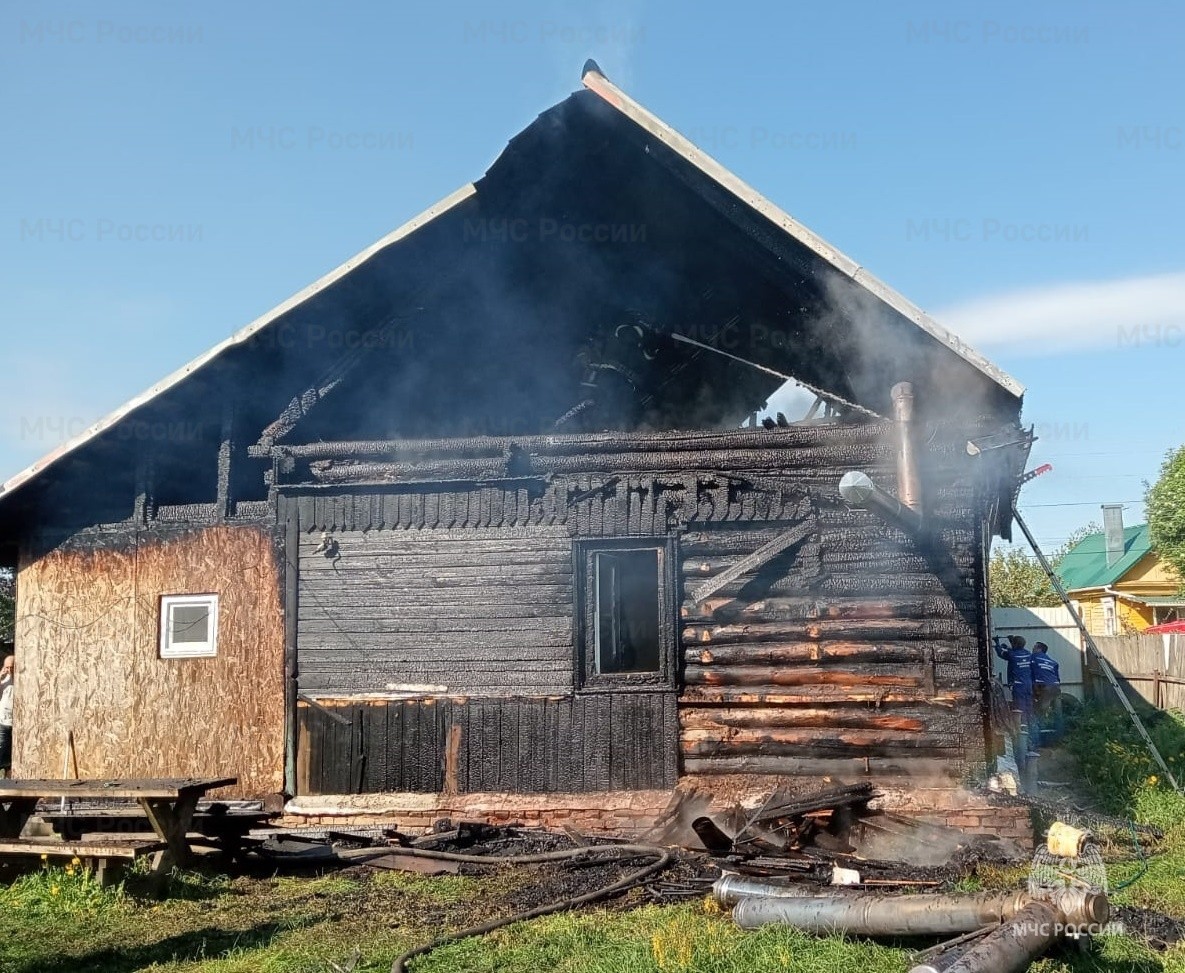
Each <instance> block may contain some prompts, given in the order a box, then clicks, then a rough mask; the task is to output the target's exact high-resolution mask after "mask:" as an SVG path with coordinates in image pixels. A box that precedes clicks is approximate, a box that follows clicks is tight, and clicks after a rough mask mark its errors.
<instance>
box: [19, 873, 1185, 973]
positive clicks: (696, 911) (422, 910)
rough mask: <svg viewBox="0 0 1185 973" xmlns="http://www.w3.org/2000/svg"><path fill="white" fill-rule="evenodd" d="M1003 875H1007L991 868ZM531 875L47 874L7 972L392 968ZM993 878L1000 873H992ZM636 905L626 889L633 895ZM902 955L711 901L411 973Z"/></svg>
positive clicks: (516, 939) (819, 971)
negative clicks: (752, 926)
mask: <svg viewBox="0 0 1185 973" xmlns="http://www.w3.org/2000/svg"><path fill="white" fill-rule="evenodd" d="M1001 874H1002V873H1001ZM531 875H532V873H531V872H529V871H519V872H506V873H503V874H499V875H493V876H491V877H487V878H462V877H452V876H450V877H443V878H424V877H419V876H409V875H401V874H398V873H378V874H375V875H374V876H372V877H346V876H341V875H336V876H335V875H330V876H326V877H322V878H291V877H290V878H272V879H260V878H236V879H233V880H232V879H226V878H223V877H218V876H213V877H211V876H203V875H199V874H196V873H186V874H184V875H179V876H177V877H176V879H175V882H174V888H173V891H174V892H175V893H176V892H180V893H181V895H180V896H179V897H170V898H168V899H166V900H163V901H159V902H152V901H147V900H142V899H138V898H137V897H136V896H135V895H133V894H131V893H130V892H128V891H126V890H125V889H123V888H118V887H117V888H114V889H100V888H98V887H97V886H96V885H95V884H94V883H93V882H91V881H90V879H89V878H87V877H86V876H85V875H84V874H82V873H80V872H78V871H75V872H74V873H73V874H67V872H66V871H65V870H64V869H61V868H46V869H44V870H43V871H41V872H40V873H38V874H36V875H30V876H27V877H25V878H22V879H20V880H18V881H16V882H15V883H14V884H13V885H12V886H11V887H8V888H5V889H2V890H0V915H3V917H4V935H3V937H0V970H2V971H4V973H67V971H69V973H90V971H95V973H98V971H104V973H130V971H132V970H152V971H157V973H166V971H168V973H182V971H184V973H197V971H201V973H330V971H331V970H332V966H331V965H330V963H337V964H344V963H345V962H346V961H347V959H348V958H349V957H350V956H351V955H352V954H353V952H354V950H355V948H357V949H358V950H359V951H360V954H361V959H360V962H359V964H358V967H357V969H358V971H359V973H375V971H385V970H387V969H389V968H390V964H391V961H392V960H393V959H394V958H395V956H396V955H398V954H399V953H400V952H402V951H403V950H404V949H406V948H407V947H409V946H412V945H417V944H419V943H421V942H425V941H427V940H429V939H432V938H433V937H435V936H436V935H438V934H439V933H440V932H441V930H442V929H445V928H452V929H455V928H459V927H460V926H462V925H467V924H469V923H470V922H473V921H475V920H477V919H483V918H487V917H489V916H492V915H500V914H503V913H505V912H507V911H509V908H508V906H507V904H506V901H507V900H506V898H505V897H506V895H507V894H508V893H510V892H512V891H513V890H514V889H515V888H516V887H517V886H519V885H520V884H523V883H524V882H528V881H530V880H531ZM997 877H998V876H997ZM635 895H637V893H635ZM909 966H910V961H909V952H908V950H907V949H905V948H904V947H901V946H890V945H877V944H873V943H870V942H863V941H852V940H846V939H842V938H839V937H832V938H827V939H816V938H814V937H811V936H807V935H803V934H801V933H797V932H795V931H793V930H789V929H779V928H773V927H769V928H765V929H762V930H759V931H756V932H743V931H741V930H739V929H737V928H736V927H735V926H734V925H733V924H732V922H731V920H730V919H729V918H728V916H727V914H725V913H722V912H721V910H720V909H719V908H717V907H716V906H715V905H714V904H713V903H711V902H710V901H707V900H701V901H698V902H694V903H689V904H684V905H679V906H666V907H656V906H642V907H640V908H636V909H632V910H622V909H597V910H586V911H582V912H578V913H569V914H563V915H555V916H548V917H545V918H542V919H537V920H534V921H531V922H526V923H518V924H516V925H514V926H510V927H508V928H506V929H503V930H500V931H498V932H495V933H493V934H492V935H490V936H486V937H483V938H482V939H478V940H467V941H463V942H459V943H454V944H451V945H449V946H446V947H444V948H442V949H440V950H438V951H437V952H435V953H433V954H431V955H430V956H428V957H425V958H423V959H421V960H419V961H417V962H416V963H414V964H413V970H414V971H415V973H462V971H464V973H494V971H497V973H541V971H548V970H556V971H560V973H670V971H679V973H683V971H686V973H742V971H743V973H753V971H763V970H798V971H810V973H831V971H835V973H840V971H843V973H851V971H856V970H861V971H869V973H903V971H905V970H907V969H908V968H909ZM1037 969H1038V970H1040V971H1042V973H1070V971H1073V973H1119V971H1120V970H1123V971H1148V973H1155V971H1161V970H1166V971H1171V973H1185V950H1183V951H1178V952H1174V953H1170V954H1167V955H1164V956H1156V955H1155V954H1153V953H1152V952H1150V951H1149V950H1147V949H1145V948H1143V947H1141V946H1139V945H1138V944H1136V943H1134V942H1132V941H1131V940H1127V939H1124V938H1113V939H1108V940H1107V941H1105V942H1103V943H1102V944H1101V948H1096V950H1095V951H1094V952H1093V953H1092V954H1090V955H1086V956H1077V955H1074V954H1072V953H1068V954H1065V955H1062V956H1058V957H1055V958H1053V959H1049V960H1045V961H1043V962H1042V964H1041V965H1040V966H1038V967H1037Z"/></svg>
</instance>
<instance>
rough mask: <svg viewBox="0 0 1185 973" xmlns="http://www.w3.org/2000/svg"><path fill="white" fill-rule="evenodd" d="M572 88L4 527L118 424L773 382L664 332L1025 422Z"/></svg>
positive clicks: (587, 416) (717, 182) (236, 338)
mask: <svg viewBox="0 0 1185 973" xmlns="http://www.w3.org/2000/svg"><path fill="white" fill-rule="evenodd" d="M583 82H584V90H582V91H578V92H577V93H575V94H574V95H572V96H570V97H569V98H568V99H566V100H565V101H563V102H561V103H560V104H559V105H557V106H555V107H554V108H552V109H550V110H549V111H547V112H545V113H543V114H542V115H541V116H540V117H539V118H538V119H536V120H535V122H533V123H532V124H531V125H530V126H529V127H528V128H527V129H525V130H524V131H523V132H522V133H520V134H519V135H518V136H516V137H515V138H514V139H512V140H511V142H510V143H509V145H508V146H507V147H506V149H505V150H504V152H503V153H502V154H501V155H500V156H499V158H498V159H497V160H496V161H495V162H494V164H493V165H492V166H491V167H490V169H489V170H488V172H487V173H486V174H485V176H484V177H483V178H482V179H481V180H479V181H478V182H477V183H476V184H474V185H468V186H465V187H462V188H461V189H460V190H458V191H457V192H455V193H453V194H452V195H451V196H449V197H447V198H446V199H444V200H442V201H441V202H440V203H438V204H436V205H435V206H433V207H431V208H429V209H428V210H426V211H425V212H424V213H423V214H421V215H420V216H418V217H416V218H415V219H413V220H412V221H410V222H409V223H407V224H406V225H404V226H403V227H401V228H399V229H398V230H396V231H394V232H393V233H391V234H389V235H388V236H386V237H384V238H383V239H382V240H380V241H378V242H377V243H376V244H374V245H373V246H371V247H369V248H367V249H366V250H364V251H362V252H361V253H359V254H358V255H356V256H355V257H353V258H351V259H350V260H348V261H347V262H346V263H345V264H343V265H342V266H341V267H338V268H337V269H336V270H334V271H332V272H331V273H329V274H327V275H326V276H325V277H323V278H322V279H321V280H319V281H317V282H316V283H314V284H313V285H310V287H308V288H306V289H305V290H303V291H301V292H300V293H299V294H297V295H294V296H293V297H292V298H290V299H289V300H287V301H285V302H284V303H283V304H281V305H280V306H278V307H277V308H275V309H274V310H273V311H271V312H269V313H268V314H266V315H264V316H263V317H262V318H260V319H258V320H257V321H255V322H253V323H252V324H251V325H249V326H248V327H246V328H244V329H243V330H241V331H239V332H237V333H236V334H235V335H233V336H232V337H230V338H228V339H227V340H226V341H224V342H222V343H220V344H219V345H217V346H216V347H214V348H213V349H211V350H210V351H209V352H207V353H205V354H204V355H202V356H199V358H197V359H195V360H194V361H193V362H191V363H189V364H188V365H186V366H184V367H183V368H181V369H179V370H178V371H177V372H175V373H174V374H172V375H170V376H169V377H168V378H166V379H164V380H163V381H162V382H160V383H158V384H157V385H155V386H153V387H152V388H151V389H149V390H148V391H147V392H145V393H143V394H141V395H139V396H137V397H135V398H133V399H132V400H130V401H129V402H128V403H126V404H125V405H124V406H122V407H120V408H119V409H117V410H116V411H115V412H114V413H112V414H111V415H110V416H108V417H106V418H105V419H103V420H101V421H100V422H98V423H96V424H95V425H94V426H92V427H91V428H90V429H88V430H87V431H85V432H84V433H83V434H82V435H81V436H79V437H78V438H76V439H75V440H72V441H71V442H69V443H66V444H65V445H64V446H62V447H60V448H58V449H57V450H55V451H53V452H52V453H50V454H49V455H48V456H46V457H45V458H43V459H42V460H40V461H38V462H37V463H35V464H34V465H33V466H31V467H29V468H28V469H26V470H24V471H22V472H21V473H19V474H17V475H16V476H14V477H13V478H11V479H10V480H8V481H7V482H6V483H5V484H3V486H2V487H0V516H7V515H11V514H13V513H14V511H13V510H11V509H9V508H10V507H11V503H12V500H11V498H14V497H15V496H16V495H18V494H19V493H21V492H25V491H26V490H27V488H28V487H29V485H30V484H33V483H41V484H44V483H46V482H47V480H52V479H53V476H54V475H56V474H57V473H58V471H60V470H62V469H64V468H67V467H70V466H71V465H73V466H75V467H78V466H81V465H86V466H88V467H90V468H95V469H99V468H102V467H103V466H104V465H107V464H110V463H115V462H119V461H120V457H126V454H127V452H128V451H129V449H130V447H131V446H132V445H134V444H136V443H137V442H138V440H137V437H134V436H128V435H121V434H120V433H121V430H123V431H126V428H127V426H128V424H129V423H132V422H144V421H151V420H153V419H154V417H156V416H158V415H160V414H180V415H199V414H200V415H202V416H204V418H202V419H201V422H200V426H201V427H202V428H203V429H209V430H217V429H219V428H220V427H221V425H220V421H219V418H218V416H217V415H216V414H210V415H208V416H207V415H205V413H206V412H210V410H217V409H220V408H221V405H220V403H221V401H222V400H223V399H225V398H228V397H229V398H231V399H233V400H234V403H235V418H234V421H235V424H236V427H237V428H238V429H240V430H242V431H243V438H244V442H246V441H248V440H252V436H256V437H258V436H260V435H261V434H262V431H263V430H264V429H265V428H266V427H268V426H269V425H272V424H274V423H275V422H276V420H277V417H279V416H281V415H282V414H284V413H285V410H286V409H291V407H292V405H293V403H294V402H295V403H298V404H300V403H303V404H304V405H302V406H301V407H300V408H298V409H297V410H296V413H297V416H296V418H297V422H296V423H295V424H291V423H290V424H288V425H287V426H286V427H285V431H286V434H287V435H289V436H290V438H291V439H292V440H293V441H299V439H301V438H312V437H316V438H336V439H350V438H366V437H368V436H393V437H400V436H428V435H450V434H454V435H462V434H469V433H472V432H473V431H474V417H475V416H478V415H480V417H481V422H482V423H485V425H484V426H480V427H478V430H477V431H484V432H487V433H495V434H497V433H513V434H520V433H531V432H540V431H546V430H547V429H548V428H551V427H553V426H554V422H555V420H556V419H557V418H558V417H559V416H561V415H563V414H564V413H565V412H566V411H568V410H570V409H571V408H572V407H573V406H575V405H578V404H579V403H580V402H581V401H582V399H584V398H585V397H587V396H589V393H588V391H587V389H588V388H590V387H593V388H595V389H596V390H597V391H596V392H595V393H594V394H593V395H592V397H593V398H594V399H595V400H596V403H595V408H591V409H589V410H586V412H585V413H584V414H582V416H581V418H580V419H579V423H578V424H576V425H574V426H571V427H568V428H566V431H569V432H575V431H580V430H582V429H584V430H589V429H620V430H627V431H628V430H630V429H650V430H655V429H664V428H705V427H709V428H725V427H728V426H729V425H734V424H736V423H738V422H739V421H740V420H741V419H743V418H744V417H745V416H746V415H747V414H749V413H750V412H751V411H754V410H756V409H759V408H761V407H762V406H763V404H764V403H765V401H766V399H767V398H768V396H769V395H770V394H771V393H772V392H773V391H774V390H775V389H776V388H777V386H778V385H779V384H780V383H779V381H778V380H777V379H775V378H773V377H771V376H770V375H769V374H766V373H763V372H760V371H758V370H756V369H752V368H749V367H747V366H745V365H743V364H739V363H737V362H736V361H734V360H730V359H727V358H725V357H723V356H719V355H716V354H713V353H712V352H711V351H707V350H704V349H702V348H698V347H694V346H691V345H687V344H683V343H680V342H679V341H677V340H675V338H674V336H675V335H676V334H682V335H687V336H690V337H692V338H694V339H697V340H698V341H700V342H701V343H702V344H706V345H709V346H713V347H718V348H720V349H721V350H727V351H730V352H731V353H733V354H736V355H739V356H740V357H743V358H745V359H747V360H751V361H754V362H756V363H758V364H761V365H764V366H766V367H768V368H771V369H774V370H775V371H778V372H782V373H788V374H792V375H793V376H794V377H795V378H798V379H800V380H802V381H803V382H806V383H809V384H810V385H813V386H816V387H818V388H821V389H823V390H825V391H826V392H828V393H829V394H832V395H834V396H836V397H837V398H839V399H846V400H849V401H852V402H855V403H858V404H859V405H861V406H863V407H865V408H867V409H870V410H872V411H875V412H878V413H881V414H886V413H887V412H888V402H887V394H888V388H889V387H890V386H891V385H892V384H893V383H895V382H898V381H910V382H912V383H913V384H914V387H915V390H916V393H917V396H918V403H919V407H920V408H921V409H923V410H932V411H933V413H934V414H942V415H944V416H949V415H951V414H952V413H958V412H960V411H962V412H966V413H967V414H968V415H970V416H976V415H988V416H992V417H994V418H997V419H999V420H1000V421H1002V422H1014V421H1016V419H1017V417H1018V415H1019V409H1020V403H1021V396H1022V394H1023V388H1022V387H1021V386H1020V385H1018V384H1017V383H1016V382H1015V381H1014V380H1013V379H1011V378H1010V377H1008V376H1007V375H1005V374H1004V373H1003V372H1001V371H1000V370H999V369H998V368H996V366H994V365H993V364H992V363H990V362H988V361H987V360H986V359H984V358H983V357H982V356H980V355H978V354H977V353H976V352H975V351H974V350H973V349H971V348H969V347H968V346H966V345H965V344H964V343H963V342H962V341H960V340H959V339H958V338H957V337H956V336H954V335H952V334H950V333H949V332H946V331H945V330H944V329H942V328H941V327H940V326H939V325H938V324H936V323H935V322H934V321H932V320H931V319H930V318H928V317H927V316H926V315H925V314H923V313H922V312H921V311H920V310H919V309H918V308H916V307H915V306H913V305H912V304H910V303H909V302H908V301H907V300H906V299H905V298H903V297H902V296H901V295H899V294H897V293H896V292H894V291H892V290H891V289H889V288H888V287H886V286H885V285H884V284H882V283H880V282H879V281H877V280H876V279H875V278H873V277H871V276H870V275H868V274H867V272H866V271H864V270H863V268H861V267H860V266H859V265H858V264H856V263H855V262H854V261H852V260H850V258H848V257H846V256H844V255H843V254H842V253H840V252H839V251H837V250H835V248H833V247H831V246H830V245H828V244H827V243H826V242H825V241H823V240H822V239H821V238H819V237H817V236H816V235H815V234H813V233H811V232H810V231H809V230H807V229H806V228H805V227H802V226H801V225H800V224H798V223H797V222H796V221H794V220H793V219H792V218H791V217H789V216H788V215H786V214H785V213H783V212H782V211H781V210H779V209H777V207H775V206H773V204H771V203H770V202H769V201H768V200H766V199H765V198H764V197H762V196H760V194H758V193H757V192H756V191H755V190H753V189H752V188H751V187H749V186H747V185H745V184H744V183H743V182H741V181H740V180H739V179H738V178H737V177H735V176H733V175H732V174H731V173H729V172H728V171H727V170H725V169H724V168H723V167H722V166H720V165H719V164H718V163H716V162H715V161H714V160H712V159H710V158H709V157H708V156H706V155H704V154H703V153H702V152H700V151H699V150H697V149H696V148H695V147H694V146H692V145H691V144H690V143H689V142H687V141H686V140H685V139H683V138H682V137H681V136H679V135H678V134H677V133H675V132H674V131H673V130H672V129H670V128H669V127H668V126H666V125H665V124H664V123H662V122H661V121H660V120H658V119H657V118H656V117H655V116H653V115H652V114H650V113H649V112H648V111H647V110H646V109H644V108H643V107H642V106H640V105H639V104H637V103H636V102H635V101H633V100H632V99H631V98H629V96H628V95H626V94H625V93H624V92H622V91H621V90H620V89H618V88H616V87H615V86H614V85H613V84H611V83H610V82H609V81H608V80H607V79H606V78H605V77H604V76H603V75H602V74H601V73H600V72H599V70H597V69H596V68H595V66H593V65H590V66H588V67H587V68H586V71H585V74H584V77H583ZM392 327H394V328H395V329H396V332H397V334H398V340H397V341H395V342H387V343H385V344H384V343H382V342H379V343H377V345H373V346H372V345H368V344H367V341H368V339H371V338H373V336H374V335H375V334H376V333H379V332H381V331H382V329H384V328H386V329H388V331H390V330H391V329H392ZM358 349H361V352H359V350H358ZM330 373H332V374H334V375H337V376H339V377H340V380H334V381H332V382H330V383H329V384H324V380H325V377H326V375H327V374H330ZM319 383H321V384H319ZM322 393H323V395H322ZM322 397H323V398H324V402H325V405H324V406H322V405H321V404H320V399H321V398H322ZM306 405H307V409H306V408H305V407H304V406H306ZM306 412H307V415H306ZM376 424H377V426H378V427H377V428H376ZM210 435H211V436H214V435H215V433H214V432H211V433H210ZM201 445H202V444H194V443H189V444H187V446H186V448H187V449H188V450H189V452H190V453H191V454H192V455H193V456H194V457H195V459H194V462H195V463H197V462H198V459H197V457H204V456H206V455H207V454H208V453H209V449H206V448H204V447H214V446H216V443H214V442H213V441H212V442H211V443H206V444H204V447H203V448H198V447H199V446H201ZM162 448H167V447H162ZM178 448H180V447H178ZM202 462H204V459H203V460H202ZM123 465H124V466H125V467H126V466H128V465H130V464H128V463H127V462H126V459H125V461H124V463H123ZM32 492H34V493H35V492H36V491H32Z"/></svg>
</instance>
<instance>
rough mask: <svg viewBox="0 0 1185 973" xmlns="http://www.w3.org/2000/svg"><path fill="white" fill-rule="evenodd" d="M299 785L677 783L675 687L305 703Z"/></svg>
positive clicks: (354, 789)
mask: <svg viewBox="0 0 1185 973" xmlns="http://www.w3.org/2000/svg"><path fill="white" fill-rule="evenodd" d="M298 723H299V736H298V739H297V755H298V756H297V776H296V780H297V792H298V793H300V794H359V793H376V792H381V791H411V792H419V793H440V792H446V793H462V794H463V793H471V792H476V791H486V792H499V793H543V792H553V793H565V792H566V793H572V792H580V791H608V790H647V789H655V788H667V787H672V786H674V784H675V779H676V774H677V759H676V755H677V739H676V730H675V725H676V724H675V698H674V695H673V694H671V693H621V694H608V693H597V694H589V695H576V696H572V695H568V696H562V697H504V698H492V697H472V698H464V697H443V698H438V699H405V700H370V701H340V700H339V701H331V700H324V701H322V702H321V703H320V704H319V705H317V706H310V705H306V704H303V703H302V704H301V706H300V709H299V719H298Z"/></svg>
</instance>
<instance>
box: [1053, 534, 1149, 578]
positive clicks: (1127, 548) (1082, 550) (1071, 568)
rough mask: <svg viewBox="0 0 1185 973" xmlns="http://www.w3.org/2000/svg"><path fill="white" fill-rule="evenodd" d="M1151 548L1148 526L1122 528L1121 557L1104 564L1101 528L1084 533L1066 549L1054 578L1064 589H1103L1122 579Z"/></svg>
mask: <svg viewBox="0 0 1185 973" xmlns="http://www.w3.org/2000/svg"><path fill="white" fill-rule="evenodd" d="M1151 550H1152V540H1151V538H1150V537H1149V533H1148V525H1147V524H1137V525H1136V526H1135V527H1125V528H1124V529H1123V556H1122V557H1121V558H1119V560H1117V561H1116V562H1115V563H1114V564H1112V565H1110V566H1108V565H1107V545H1106V539H1105V535H1104V534H1103V532H1102V531H1099V532H1098V533H1097V534H1087V535H1086V536H1085V537H1084V538H1082V540H1080V541H1079V542H1078V543H1077V544H1075V545H1074V546H1073V547H1072V548H1070V550H1069V551H1067V552H1066V555H1065V557H1064V558H1062V560H1061V563H1060V564H1059V565H1058V567H1057V573H1058V577H1059V578H1060V579H1061V582H1062V585H1063V586H1064V587H1065V589H1066V590H1067V591H1070V592H1073V591H1081V590H1082V589H1084V588H1106V587H1107V586H1109V585H1113V584H1115V583H1116V582H1118V581H1119V580H1121V579H1122V578H1123V576H1124V575H1125V574H1127V572H1128V571H1130V570H1131V569H1132V568H1133V567H1135V566H1136V564H1137V563H1138V562H1139V560H1140V559H1141V558H1142V557H1144V555H1146V554H1147V553H1149V552H1150V551H1151Z"/></svg>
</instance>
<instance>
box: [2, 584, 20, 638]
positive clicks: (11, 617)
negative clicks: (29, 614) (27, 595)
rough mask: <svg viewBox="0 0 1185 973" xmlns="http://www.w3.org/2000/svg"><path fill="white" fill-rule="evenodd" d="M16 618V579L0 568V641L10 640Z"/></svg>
mask: <svg viewBox="0 0 1185 973" xmlns="http://www.w3.org/2000/svg"><path fill="white" fill-rule="evenodd" d="M15 618H16V579H15V578H14V577H13V576H12V572H11V571H5V570H2V569H0V642H11V641H12V633H13V630H14V628H15Z"/></svg>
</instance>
